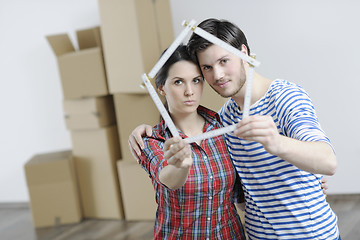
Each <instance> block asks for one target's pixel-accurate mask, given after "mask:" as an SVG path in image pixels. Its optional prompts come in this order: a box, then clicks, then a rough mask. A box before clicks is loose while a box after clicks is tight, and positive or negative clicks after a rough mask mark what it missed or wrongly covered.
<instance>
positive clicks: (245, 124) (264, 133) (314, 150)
mask: <svg viewBox="0 0 360 240" xmlns="http://www.w3.org/2000/svg"><path fill="white" fill-rule="evenodd" d="M234 134H235V135H236V136H237V137H240V138H242V139H245V140H249V141H255V142H259V143H261V144H262V145H263V146H264V148H265V150H266V151H267V152H269V153H270V154H272V155H275V156H278V157H280V158H282V159H284V160H285V161H288V162H289V163H291V164H293V165H295V166H296V167H298V168H300V169H302V170H304V171H307V172H311V173H315V174H325V175H333V174H335V171H336V167H337V160H336V156H335V154H334V152H333V149H332V148H331V146H330V145H329V144H327V143H325V142H305V141H299V140H296V139H293V138H289V137H286V136H282V135H280V134H279V132H278V131H277V128H276V125H275V123H274V121H273V119H272V117H270V116H260V115H254V116H249V117H247V118H244V119H243V120H242V121H241V122H239V123H238V125H237V128H236V130H235V131H234Z"/></svg>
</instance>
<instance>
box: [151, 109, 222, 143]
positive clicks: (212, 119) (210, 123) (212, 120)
mask: <svg viewBox="0 0 360 240" xmlns="http://www.w3.org/2000/svg"><path fill="white" fill-rule="evenodd" d="M197 112H198V113H199V114H200V115H201V116H202V117H203V118H204V119H205V126H204V131H210V130H212V129H213V128H214V127H215V126H216V125H218V124H219V123H220V117H219V115H218V114H217V113H216V112H214V111H212V110H210V109H208V108H206V107H204V106H201V105H199V107H198V108H197ZM155 129H157V131H156V130H155V131H154V132H153V136H154V137H156V138H161V139H163V140H165V139H168V138H171V137H172V134H171V132H170V130H169V128H168V126H167V124H166V123H165V121H164V120H162V121H161V122H160V123H159V124H158V125H157V127H156V128H155ZM179 133H180V136H181V137H182V138H187V136H185V135H184V134H183V133H182V132H179Z"/></svg>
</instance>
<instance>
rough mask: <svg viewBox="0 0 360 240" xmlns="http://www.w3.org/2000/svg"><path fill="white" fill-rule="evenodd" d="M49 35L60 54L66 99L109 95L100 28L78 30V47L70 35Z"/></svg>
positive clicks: (54, 49) (58, 58)
mask: <svg viewBox="0 0 360 240" xmlns="http://www.w3.org/2000/svg"><path fill="white" fill-rule="evenodd" d="M46 38H47V40H48V42H49V43H50V45H51V47H52V49H53V51H54V53H55V55H56V57H57V61H58V67H59V73H60V78H61V83H62V89H63V95H64V98H65V99H76V98H82V97H94V96H103V95H107V94H108V88H107V81H106V75H105V67H104V60H103V54H102V44H101V37H100V28H99V27H95V28H90V29H84V30H80V31H77V38H78V45H79V50H75V48H74V46H73V44H72V43H71V40H70V38H69V36H68V35H67V34H57V35H51V36H47V37H46Z"/></svg>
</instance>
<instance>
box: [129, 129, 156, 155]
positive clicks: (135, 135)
mask: <svg viewBox="0 0 360 240" xmlns="http://www.w3.org/2000/svg"><path fill="white" fill-rule="evenodd" d="M151 134H152V127H151V126H150V125H146V124H141V125H139V126H137V127H136V128H135V129H134V130H133V131H132V133H131V135H130V136H129V140H128V143H129V149H130V152H131V154H132V156H133V157H134V159H135V160H137V161H138V162H139V156H140V155H141V150H142V149H144V142H143V140H142V137H143V136H145V135H146V136H151Z"/></svg>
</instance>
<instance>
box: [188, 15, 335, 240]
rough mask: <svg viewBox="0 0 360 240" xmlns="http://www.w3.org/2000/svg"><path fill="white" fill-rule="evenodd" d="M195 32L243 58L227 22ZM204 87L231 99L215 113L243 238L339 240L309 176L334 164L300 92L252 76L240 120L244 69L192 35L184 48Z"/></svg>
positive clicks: (209, 23) (316, 181)
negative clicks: (232, 172) (238, 192)
mask: <svg viewBox="0 0 360 240" xmlns="http://www.w3.org/2000/svg"><path fill="white" fill-rule="evenodd" d="M198 27H200V28H202V29H203V30H205V31H207V32H209V33H211V34H213V35H215V36H216V37H218V38H220V39H221V40H223V41H225V42H227V43H229V44H230V45H232V46H233V47H235V48H237V49H239V50H240V51H242V52H243V53H245V54H247V55H250V48H249V46H248V43H247V40H246V37H245V35H244V34H243V32H242V31H241V30H240V29H239V28H238V27H237V26H236V25H234V24H232V23H230V22H228V21H223V20H217V19H207V20H205V21H203V22H202V23H200V24H199V26H198ZM188 49H189V52H190V54H191V55H192V56H193V57H194V58H195V59H196V60H197V62H198V64H199V66H200V68H201V71H202V73H203V75H204V77H205V79H206V81H207V82H208V84H209V85H210V86H211V87H212V88H213V89H214V90H215V91H216V92H217V93H219V95H221V96H222V97H231V98H230V100H229V101H227V102H226V103H225V105H224V106H223V107H222V109H221V110H220V112H219V114H220V117H221V121H222V124H223V126H227V125H231V124H234V123H238V125H237V128H236V130H235V131H234V132H233V133H229V134H227V135H226V140H227V144H228V147H229V150H230V154H231V157H232V160H233V163H234V165H235V167H236V169H237V171H238V174H239V175H240V178H241V180H242V184H243V190H244V193H245V201H246V209H245V222H246V224H245V226H246V232H247V234H248V237H249V238H250V239H340V236H339V231H338V227H337V217H336V215H335V213H334V212H333V211H332V210H331V208H330V206H329V205H328V203H327V202H326V200H325V196H324V194H323V193H322V190H321V183H320V177H319V176H318V175H317V174H325V175H333V174H334V173H335V171H336V166H337V161H336V157H335V154H334V151H333V148H332V146H331V143H330V140H329V139H328V138H327V136H326V135H325V133H324V132H323V130H322V129H321V127H320V124H319V122H318V119H317V116H316V113H315V109H314V107H313V104H312V102H311V99H310V98H309V96H308V95H307V93H306V92H305V91H304V90H303V89H302V88H301V87H299V86H297V85H295V84H293V83H290V82H288V81H285V80H280V79H277V80H270V79H267V78H265V77H263V76H260V75H259V74H257V73H254V79H253V87H252V99H251V107H250V116H249V117H246V118H243V116H242V114H243V112H242V108H243V101H244V95H245V89H246V80H247V79H246V76H247V70H248V67H249V65H248V63H247V62H245V61H243V60H241V59H239V58H238V57H236V56H235V55H233V54H231V53H229V52H227V51H226V50H224V49H223V48H221V47H219V46H216V45H213V44H212V43H210V42H209V41H207V40H206V39H203V38H201V37H200V36H198V35H196V34H193V35H192V37H191V38H190V40H189V43H188Z"/></svg>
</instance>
